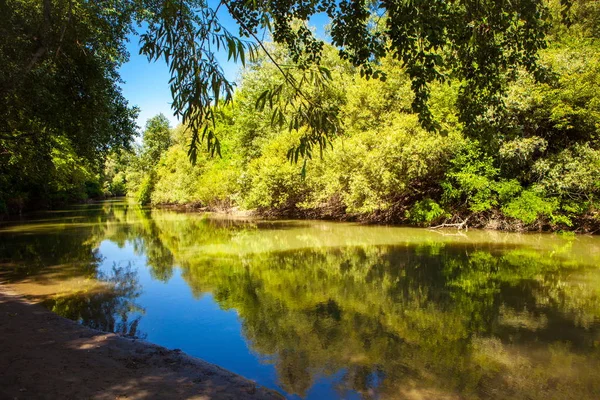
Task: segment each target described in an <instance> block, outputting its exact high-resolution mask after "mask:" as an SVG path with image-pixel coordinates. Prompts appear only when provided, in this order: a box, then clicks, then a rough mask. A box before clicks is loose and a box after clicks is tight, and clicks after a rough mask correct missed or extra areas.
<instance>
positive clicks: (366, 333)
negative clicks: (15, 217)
mask: <svg viewBox="0 0 600 400" xmlns="http://www.w3.org/2000/svg"><path fill="white" fill-rule="evenodd" d="M0 279H1V280H8V281H10V282H11V283H12V284H13V285H15V287H17V288H18V290H20V291H22V292H24V293H27V295H28V296H30V297H32V298H35V299H38V300H41V301H43V303H44V304H45V305H47V307H49V308H50V309H51V310H53V311H54V312H56V313H58V314H61V315H63V316H65V317H68V318H71V319H74V320H77V321H79V322H80V323H82V324H84V325H87V326H91V327H93V328H97V329H102V330H106V331H114V332H119V333H121V334H124V335H131V336H136V337H141V338H144V339H146V340H148V341H151V342H154V343H158V344H160V345H163V346H166V347H169V348H179V349H181V350H183V351H185V352H187V353H189V354H191V355H194V356H197V357H200V358H203V359H205V360H207V361H209V362H212V363H215V364H218V365H220V366H222V367H224V368H227V369H229V370H232V371H234V372H236V373H239V374H241V375H243V376H245V377H247V378H250V379H253V380H256V381H257V382H258V383H259V384H261V385H263V386H267V387H270V388H274V389H277V390H279V391H280V392H281V393H283V394H285V395H286V396H287V397H289V398H309V399H330V398H344V399H354V398H369V399H370V398H373V399H377V398H381V399H387V398H390V399H490V398H491V399H599V398H600V237H585V236H582V237H560V236H557V235H541V234H528V235H518V234H506V233H499V232H478V231H475V232H469V233H468V234H457V233H456V232H453V231H448V232H433V231H428V230H424V229H412V228H395V227H375V226H361V225H358V224H345V223H329V222H314V221H308V222H307V221H271V222H265V221H256V220H249V221H248V220H241V219H226V218H223V217H216V216H209V215H201V214H184V213H177V212H173V211H168V210H149V209H144V208H140V207H138V206H134V205H128V204H126V203H124V202H104V203H99V204H94V205H88V206H81V207H75V208H72V209H69V210H63V211H55V212H49V213H44V214H39V215H33V216H31V217H29V218H28V219H27V220H25V221H21V222H19V223H12V224H4V225H2V226H0Z"/></svg>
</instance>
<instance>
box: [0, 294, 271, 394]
mask: <svg viewBox="0 0 600 400" xmlns="http://www.w3.org/2000/svg"><path fill="white" fill-rule="evenodd" d="M281 398H282V396H281V395H280V394H278V393H276V392H274V391H271V390H269V389H265V388H261V387H258V386H257V385H256V384H254V383H253V382H251V381H249V380H247V379H245V378H243V377H241V376H239V375H235V374H233V373H231V372H229V371H226V370H224V369H222V368H219V367H218V366H216V365H213V364H209V363H207V362H205V361H202V360H199V359H197V358H193V357H190V356H188V355H186V354H184V353H182V352H181V351H178V350H168V349H166V348H164V347H160V346H156V345H153V344H151V343H147V342H144V341H141V340H135V339H128V338H124V337H120V336H117V335H114V334H108V333H105V332H99V331H96V330H92V329H89V328H86V327H83V326H81V325H78V324H77V323H75V322H73V321H70V320H67V319H65V318H62V317H60V316H58V315H56V314H53V313H52V312H50V311H48V310H46V309H45V308H43V307H42V306H40V305H38V304H33V303H31V302H29V301H27V300H25V299H24V298H23V297H21V296H19V295H17V294H16V293H15V292H14V291H13V290H12V289H11V288H9V287H7V286H5V285H3V284H0V399H281Z"/></svg>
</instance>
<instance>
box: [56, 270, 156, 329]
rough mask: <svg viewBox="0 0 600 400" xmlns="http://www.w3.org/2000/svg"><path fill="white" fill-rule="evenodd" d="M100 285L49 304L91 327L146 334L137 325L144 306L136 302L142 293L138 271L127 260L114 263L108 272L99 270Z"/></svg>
mask: <svg viewBox="0 0 600 400" xmlns="http://www.w3.org/2000/svg"><path fill="white" fill-rule="evenodd" d="M97 279H98V280H99V281H100V282H102V285H101V287H99V288H98V289H94V290H92V291H90V292H83V293H82V292H78V293H75V294H72V295H68V296H61V297H58V298H56V299H52V300H49V301H48V302H47V303H48V306H50V308H51V309H52V311H54V312H55V313H57V314H59V315H62V316H63V317H66V318H69V319H72V320H75V321H78V322H80V323H82V324H83V325H85V326H88V327H90V328H94V329H98V330H101V331H106V332H115V333H118V334H121V335H125V336H132V337H144V335H142V334H140V332H138V325H139V322H140V319H141V314H143V313H144V309H143V308H141V307H140V306H138V305H136V304H135V300H136V299H137V298H138V297H139V296H140V294H141V293H142V290H141V289H142V288H141V285H140V284H139V281H138V276H137V271H136V270H135V269H133V268H132V267H131V264H130V263H128V264H127V265H126V266H118V265H116V264H114V265H113V266H112V269H111V271H110V272H109V273H108V274H105V273H102V272H99V273H98V276H97Z"/></svg>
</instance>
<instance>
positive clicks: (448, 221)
mask: <svg viewBox="0 0 600 400" xmlns="http://www.w3.org/2000/svg"><path fill="white" fill-rule="evenodd" d="M152 207H155V208H162V209H169V210H174V211H180V212H210V213H214V214H217V215H226V216H230V217H235V218H259V219H273V220H277V219H298V220H322V221H337V222H358V223H362V224H366V225H393V226H408V227H414V228H427V229H440V228H454V229H457V230H466V229H484V230H493V231H500V232H516V233H524V232H545V233H553V232H572V233H574V234H589V235H596V234H599V233H600V211H595V212H594V213H589V214H586V215H583V216H580V217H578V218H576V219H574V220H573V222H572V224H571V226H567V225H565V224H556V223H553V222H552V221H551V220H550V219H549V218H538V219H537V220H536V221H535V222H534V223H531V224H524V223H523V222H522V221H519V220H517V219H515V218H507V217H506V216H504V215H502V213H500V212H488V213H479V214H464V215H463V214H455V215H451V216H446V217H444V218H437V219H435V220H433V221H431V222H430V223H414V222H412V221H410V220H409V219H408V218H406V215H407V211H408V209H407V208H406V207H402V206H398V207H396V208H394V207H392V208H391V209H389V210H385V211H380V212H373V213H366V214H349V213H347V212H346V210H345V209H344V208H343V207H341V206H339V205H338V206H336V205H329V206H323V207H322V208H311V209H301V208H297V207H290V208H282V209H254V210H243V209H241V208H239V207H236V206H231V205H230V202H223V203H216V204H215V205H208V206H207V205H203V204H201V203H197V202H190V203H159V204H153V205H152Z"/></svg>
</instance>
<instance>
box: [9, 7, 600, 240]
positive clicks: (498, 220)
mask: <svg viewBox="0 0 600 400" xmlns="http://www.w3.org/2000/svg"><path fill="white" fill-rule="evenodd" d="M20 3H22V4H26V3H27V2H20ZM125 3H127V2H125ZM234 3H235V2H234ZM317 3H318V2H317ZM436 3H437V2H436ZM484 3H486V4H488V3H490V2H484ZM491 3H494V2H491ZM525 3H526V2H525ZM564 3H565V2H560V1H556V0H548V1H544V2H543V9H544V15H543V16H538V19H537V20H538V21H542V22H540V24H542V25H543V30H544V31H545V36H544V37H543V40H541V39H540V40H538V38H534V39H535V40H534V39H531V38H530V39H531V40H529V39H528V40H529V41H522V40H520V39H519V38H517V39H518V40H517V39H515V40H517V44H518V45H516V46H515V47H514V48H511V49H512V50H511V52H506V53H503V55H502V57H500V56H498V55H493V54H495V53H494V52H495V51H499V50H498V49H499V48H500V47H501V46H505V47H506V46H507V45H506V43H508V40H509V39H506V37H509V36H510V32H509V31H506V33H505V34H503V35H504V37H503V38H498V37H499V34H498V33H497V32H496V33H494V32H492V33H493V35H492V36H491V38H492V39H490V37H487V38H486V37H485V35H483V36H482V38H480V40H481V43H484V44H485V46H484V45H483V44H479V45H478V46H475V47H473V48H474V49H475V50H476V51H485V52H486V53H485V54H486V55H489V58H490V60H492V61H494V62H496V64H494V63H493V62H492V63H491V65H492V67H489V65H488V66H487V67H486V68H483V66H484V65H487V64H485V62H483V61H481V60H479V59H478V57H480V56H481V55H480V54H477V52H476V51H475V50H474V51H473V52H472V53H471V54H467V55H464V56H463V55H461V56H460V57H458V58H457V59H456V61H455V64H456V65H452V62H451V60H452V57H453V55H452V54H444V52H450V50H451V49H450V50H449V49H445V48H444V46H435V44H434V45H432V47H431V48H429V50H428V52H427V53H423V51H422V50H421V53H419V54H421V56H420V57H421V59H419V57H416V58H415V57H414V56H412V55H411V54H407V52H404V53H398V52H394V51H387V52H386V51H380V52H377V51H376V50H377V45H376V44H373V43H371V44H370V45H369V46H370V47H371V49H375V50H373V51H374V52H376V53H377V55H378V57H377V59H376V61H372V60H371V58H370V57H369V56H367V57H363V58H362V59H358V58H357V57H358V56H357V55H360V54H362V53H361V52H360V51H359V50H360V49H359V48H354V49H350V50H342V51H340V46H339V43H340V39H339V36H340V32H339V31H340V28H339V26H340V25H339V24H336V23H333V24H332V26H331V27H330V28H329V29H330V35H331V36H332V37H333V45H330V44H323V45H322V46H321V47H320V48H319V49H318V64H315V63H310V62H308V61H306V60H305V59H304V58H303V57H304V56H298V52H297V51H296V52H294V51H293V50H294V48H295V47H294V46H293V45H291V44H290V43H291V41H290V40H289V38H287V37H283V38H282V36H281V34H278V30H277V28H276V29H274V32H273V36H272V38H273V41H270V42H264V43H261V46H262V47H263V48H264V50H265V51H263V52H258V51H255V50H251V51H250V53H252V55H253V56H252V57H249V58H248V59H247V60H245V62H244V65H245V66H244V68H243V69H242V71H241V74H240V75H241V78H240V80H239V82H237V86H236V87H235V88H233V87H225V86H223V85H225V83H223V81H218V80H217V81H215V80H213V81H212V82H213V86H214V85H216V86H218V87H217V89H215V90H213V88H208V89H206V90H208V91H211V90H213V91H214V93H216V94H215V95H214V96H213V97H211V98H210V99H209V100H208V103H211V102H213V103H215V107H212V108H210V110H209V111H206V109H205V108H202V107H200V108H196V109H194V110H192V111H189V107H191V104H192V103H191V102H189V103H188V104H190V106H188V109H186V108H185V106H182V105H178V103H177V100H178V99H179V100H181V98H179V97H177V96H179V94H175V95H174V96H175V97H174V100H175V102H174V111H175V113H176V114H178V115H180V117H181V120H182V121H183V123H182V124H181V125H179V126H176V127H172V126H169V122H168V119H167V118H166V117H165V116H164V115H157V116H155V117H154V118H152V119H150V120H149V121H147V124H146V126H145V127H144V129H143V133H142V134H141V135H142V136H141V138H140V139H138V140H137V141H136V140H135V138H136V128H135V124H134V122H133V121H134V117H135V115H136V112H137V111H136V109H135V108H134V107H131V106H129V105H128V104H127V101H126V99H124V98H123V97H122V95H121V94H120V89H119V77H118V73H117V67H118V65H120V63H122V62H125V61H126V54H125V51H124V49H123V48H122V40H123V37H125V35H127V34H128V33H129V30H128V29H130V28H127V27H128V26H129V25H127V24H126V23H123V21H121V20H119V19H118V18H117V19H115V20H110V21H109V22H110V23H106V20H105V19H101V20H100V21H96V22H94V21H91V22H90V21H86V20H85V19H80V20H77V19H74V20H77V21H78V22H77V23H78V24H81V25H82V26H79V27H76V28H73V31H74V32H75V31H76V32H77V34H78V35H88V36H89V39H90V42H91V43H95V45H96V46H97V48H96V49H95V51H96V53H95V54H96V57H94V58H92V59H89V58H78V57H79V54H80V53H79V52H78V51H77V49H75V48H70V47H68V43H70V42H68V41H66V40H64V41H63V40H62V38H63V37H66V36H68V35H69V34H71V28H70V27H71V26H72V24H70V23H65V25H64V27H66V28H64V29H63V28H62V27H61V25H60V24H58V23H55V24H53V25H52V26H51V27H48V28H44V29H48V30H55V31H56V32H54V33H55V36H52V37H54V38H55V42H54V46H55V47H54V48H55V49H56V43H57V42H58V51H59V52H60V53H62V57H59V56H56V57H55V56H52V57H47V56H41V58H42V59H44V60H45V61H43V62H38V63H37V64H34V65H35V66H33V67H30V70H29V71H26V72H27V73H29V74H31V73H33V72H35V74H34V75H35V79H25V78H24V77H23V74H24V71H23V68H22V66H20V64H19V63H18V62H14V63H8V64H7V65H3V66H2V67H1V68H2V69H1V70H0V72H2V82H1V87H2V89H3V94H4V93H6V95H3V96H2V99H1V101H2V106H4V109H5V111H6V113H7V114H6V118H4V121H2V122H1V125H0V130H2V136H0V213H2V214H4V215H9V214H17V213H20V212H22V211H26V210H27V209H32V208H36V207H41V206H43V207H53V206H56V205H59V204H62V203H66V202H74V201H85V200H86V199H97V198H107V197H111V196H124V195H126V196H129V197H131V198H132V199H134V200H135V201H136V202H139V203H140V204H143V205H148V204H150V205H153V206H160V205H170V206H173V205H175V206H182V207H183V206H185V207H194V208H199V209H207V210H220V211H232V210H233V211H246V210H248V211H253V212H254V213H256V214H257V215H261V216H266V217H286V218H288V217H293V218H313V219H321V218H322V219H334V220H357V221H364V222H372V223H386V224H411V225H417V226H432V227H435V226H449V227H450V226H452V227H459V228H465V227H481V228H489V229H502V230H517V231H522V230H552V231H574V232H591V233H594V232H597V231H598V229H600V2H598V1H591V0H576V1H573V2H570V4H569V7H566V6H565V4H564ZM3 7H4V8H6V7H10V6H6V4H4V6H3ZM488 8H489V10H487V12H489V13H493V12H494V9H493V6H492V5H488ZM23 10H25V11H27V10H28V9H27V8H26V7H25V6H23ZM4 11H7V10H6V9H5V10H4ZM21 11H22V10H21ZM38 11H39V15H38V16H37V17H36V16H32V15H33V14H32V15H27V13H25V12H24V11H23V12H17V11H15V9H14V8H13V9H11V10H8V11H7V12H6V13H4V12H3V15H8V16H9V18H12V19H13V20H14V22H15V23H14V24H13V25H12V26H18V25H19V24H18V23H17V22H18V21H17V20H18V19H19V18H21V19H25V18H34V17H35V18H43V14H44V13H43V12H41V11H40V10H38ZM232 12H233V15H237V14H235V13H236V11H235V8H234V9H233V11H232ZM536 12H537V11H536ZM36 15H37V14H36ZM69 15H70V14H69ZM99 15H100V14H99ZM69 18H70V17H69ZM123 18H125V17H123ZM132 18H134V19H135V18H140V17H139V16H137V17H132ZM365 18H371V17H369V16H368V15H367V16H366V17H365ZM388 18H392V15H390V16H388ZM238 20H239V21H246V23H248V19H247V18H244V16H240V17H239V19H238ZM383 20H384V21H382V18H380V19H379V20H377V19H371V20H370V21H371V23H370V25H369V29H370V30H371V31H373V32H375V33H377V32H378V31H379V30H381V31H386V32H387V31H389V30H390V28H389V27H390V26H396V25H391V24H390V23H389V21H385V18H383ZM92 22H93V23H97V24H99V25H101V26H103V27H104V29H103V30H102V31H101V33H100V34H99V33H98V31H96V30H90V29H86V27H88V26H89V24H91V23H92ZM334 22H335V20H334ZM429 22H430V23H431V24H432V25H433V24H434V23H435V21H429ZM394 23H396V24H399V22H398V21H395V22H394ZM523 23H524V24H525V22H523ZM86 24H87V25H86ZM102 24H104V25H102ZM290 24H291V26H294V25H293V24H294V22H293V21H292V22H291V23H290ZM386 24H387V25H386ZM490 24H492V23H491V22H490ZM42 25H43V24H42ZM10 26H11V25H6V26H5V27H3V28H0V29H2V30H9V29H10ZM402 26H404V25H402ZM386 27H387V28H386ZM480 28H481V27H480ZM386 29H387V30H386ZM446 29H447V30H448V29H449V28H448V27H446ZM481 29H483V28H481ZM489 29H490V30H493V29H495V28H489ZM515 29H516V28H515ZM540 29H542V28H540ZM299 31H300V32H303V31H302V29H299ZM65 32H66V33H65ZM9 33H10V34H11V35H12V37H13V39H14V37H17V38H22V39H23V43H24V42H25V39H24V38H25V35H26V34H27V32H16V33H15V32H9ZM279 33H281V32H279ZM519 34H520V33H519ZM19 35H21V36H19ZM61 35H62V36H61ZM99 35H100V37H98V36H99ZM373 35H374V37H378V36H377V34H373ZM390 35H391V34H390ZM494 35H495V36H494ZM514 35H515V37H517V36H518V34H517V33H514ZM2 37H3V39H0V41H2V43H0V54H1V56H2V59H3V60H4V59H7V58H8V59H13V60H17V59H19V57H21V58H22V59H27V57H28V55H29V54H31V50H32V47H31V45H30V46H29V48H28V47H27V46H23V45H20V44H19V42H18V41H15V40H12V41H10V42H9V41H8V40H10V38H11V36H10V35H2ZM519 37H520V36H519ZM7 38H8V39H7ZM57 38H58V39H57ZM296 38H297V37H296ZM390 38H391V39H390V40H392V45H391V48H392V49H394V48H406V47H407V46H408V47H409V48H411V47H410V46H409V45H406V44H402V43H400V44H396V43H395V42H393V40H394V38H395V37H394V36H393V35H391V36H390ZM496 38H498V39H497V43H496V42H494V40H496ZM428 39H429V41H430V42H433V40H432V39H431V37H428ZM442 39H444V38H442ZM442 39H439V40H442ZM145 40H147V42H146V47H142V51H146V52H148V53H147V54H148V56H149V57H150V58H152V57H154V58H158V57H161V55H160V54H163V53H161V52H160V49H159V50H156V49H154V50H153V48H152V45H148V43H151V44H152V42H151V40H150V39H148V38H145ZM225 40H229V41H230V42H228V43H233V47H234V48H235V49H237V50H236V51H237V53H234V54H230V56H231V57H233V58H241V57H244V49H243V48H242V47H243V46H245V45H246V44H245V42H243V41H239V42H234V39H233V38H231V39H225ZM344 40H348V38H347V37H346V39H344ZM452 40H455V42H456V39H452ZM42 42H43V40H42ZM155 43H160V41H159V40H155ZM303 43H304V47H303V49H306V48H309V47H310V46H309V44H310V41H307V40H305V41H304V42H303ZM21 44H22V43H21ZM42 44H43V43H42ZM292 44H293V43H292ZM356 46H358V45H356ZM365 46H367V45H366V44H365ZM394 46H396V47H394ZM401 46H404V47H401ZM461 46H462V47H460V46H458V47H456V49H454V50H456V51H457V52H458V54H461V53H460V51H461V50H463V49H464V48H465V46H464V45H461ZM317 47H318V46H317ZM482 48H483V50H482ZM33 49H35V47H33ZM230 50H231V47H230ZM296 50H297V48H296ZM55 51H56V50H55ZM532 51H535V54H536V57H537V58H536V59H535V62H533V61H531V59H530V58H528V57H529V56H530V54H531V52H532ZM19 52H23V53H24V54H20V53H19ZM423 54H424V55H423ZM490 54H492V55H490ZM498 54H499V53H498ZM309 56H310V52H309ZM44 57H46V58H44ZM165 57H167V58H168V57H169V56H165ZM172 57H173V58H175V56H174V55H173V56H172ZM411 57H412V58H411ZM469 57H470V58H469ZM486 57H487V56H486ZM308 58H310V57H308ZM415 59H417V60H420V61H419V62H420V63H421V64H419V63H418V62H416V61H414V60H415ZM442 59H443V60H444V62H443V63H442V61H439V60H442ZM449 60H450V61H449ZM465 60H470V61H469V62H467V61H465ZM31 61H34V60H31ZM167 62H169V61H167ZM427 63H431V64H432V65H434V67H435V68H433V67H427V65H429V64H427ZM532 63H534V64H535V68H533V67H532ZM471 64H472V65H475V66H474V67H472V68H471V67H468V66H469V65H471ZM299 65H300V67H299ZM423 65H425V67H423ZM465 65H467V67H465ZM419 66H420V67H419ZM178 68H179V69H183V70H185V65H183V66H181V65H178V66H175V69H176V70H178ZM419 68H421V69H419ZM470 68H471V69H470ZM178 71H179V70H178ZM432 71H434V72H435V74H438V75H439V76H438V75H435V74H434V73H433V72H432ZM457 71H458V72H457ZM473 71H475V72H473ZM475 73H476V74H475ZM431 74H434V75H435V76H430V75H431ZM473 74H475V75H473ZM175 75H176V77H180V75H177V74H175ZM211 76H212V75H210V76H209V77H211ZM474 76H475V77H474ZM15 82H18V85H17V84H15ZM215 82H216V84H215ZM290 82H291V84H290ZM482 82H484V83H482ZM74 83H77V85H79V87H76V88H73V84H74ZM11 85H13V86H15V85H17V86H18V87H17V88H14V87H11ZM32 85H35V86H32ZM205 86H210V85H205ZM223 87H224V89H223ZM219 93H224V96H227V97H228V98H227V100H226V101H221V103H219V99H218V97H219ZM201 94H202V93H201ZM204 94H206V93H204ZM200 97H201V96H200ZM229 97H230V98H229ZM74 99H76V101H74ZM182 101H183V100H182ZM185 101H187V100H185ZM185 101H183V102H184V103H185ZM217 103H219V104H221V105H220V106H219V107H216V104H217ZM39 104H44V105H45V106H44V107H39ZM203 104H207V103H206V102H205V103H203ZM307 104H308V105H309V106H311V107H312V106H314V107H316V108H317V111H315V109H313V108H310V107H308V106H307ZM315 105H316V106H315ZM178 107H179V108H178ZM303 107H304V108H303ZM203 113H205V114H203ZM73 115H78V116H80V117H79V118H76V119H72V116H73ZM190 115H192V116H190ZM197 115H201V117H202V118H204V119H198V118H200V117H194V116H197ZM28 116H29V117H28ZM206 121H210V123H208V122H206ZM203 124H204V125H203ZM202 127H204V128H202ZM202 129H204V130H202ZM31 132H34V133H31Z"/></svg>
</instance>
